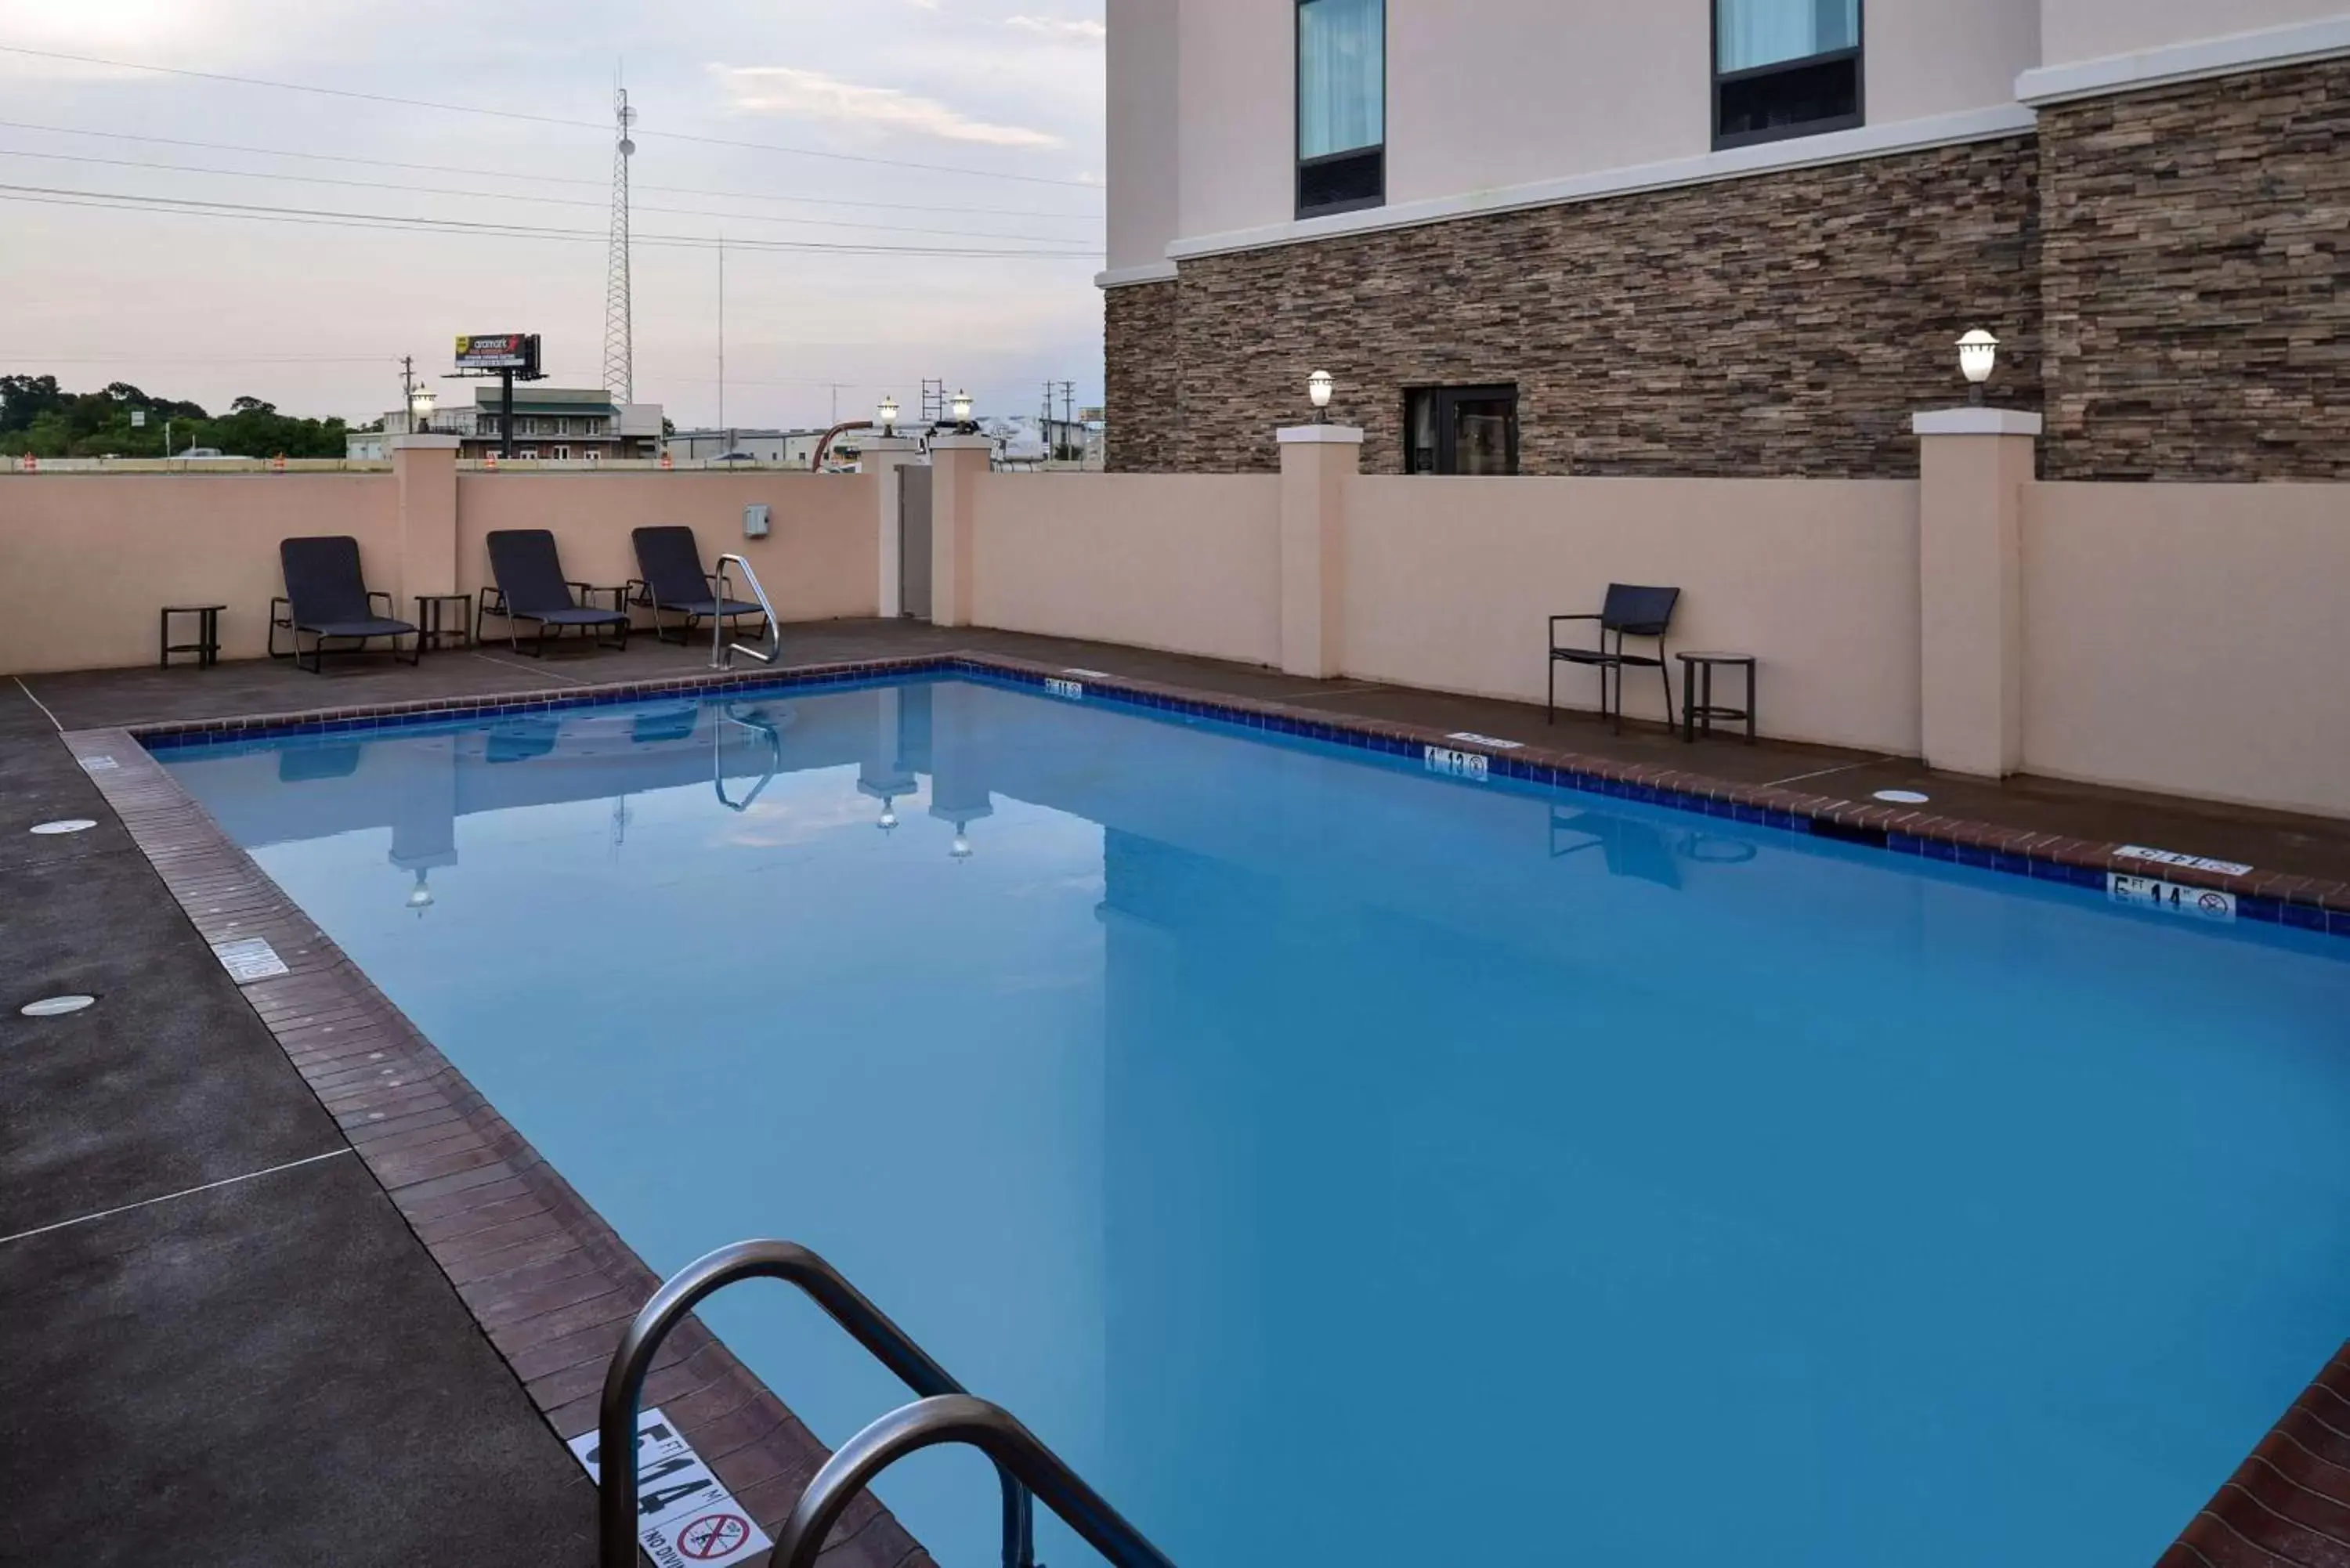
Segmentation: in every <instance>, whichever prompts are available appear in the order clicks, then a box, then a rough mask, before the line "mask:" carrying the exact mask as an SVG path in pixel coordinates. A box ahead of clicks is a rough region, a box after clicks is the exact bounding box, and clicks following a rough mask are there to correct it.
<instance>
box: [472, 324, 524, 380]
mask: <svg viewBox="0 0 2350 1568" xmlns="http://www.w3.org/2000/svg"><path fill="white" fill-rule="evenodd" d="M457 369H460V370H521V371H525V372H535V371H536V370H537V369H538V334H537V333H536V332H493V333H475V334H473V336H471V337H459V338H458V339H457Z"/></svg>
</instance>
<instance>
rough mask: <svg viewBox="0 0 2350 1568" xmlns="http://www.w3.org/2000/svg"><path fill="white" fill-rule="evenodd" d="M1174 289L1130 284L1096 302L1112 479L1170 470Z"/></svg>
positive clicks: (1172, 455)
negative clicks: (1099, 303)
mask: <svg viewBox="0 0 2350 1568" xmlns="http://www.w3.org/2000/svg"><path fill="white" fill-rule="evenodd" d="M1175 287H1176V286H1175V285H1174V284H1173V283H1171V282H1169V283H1136V284H1128V285H1125V286H1122V287H1118V288H1113V289H1110V290H1109V291H1107V297H1106V298H1105V299H1104V300H1103V302H1102V333H1103V348H1104V350H1105V353H1104V361H1105V367H1106V370H1107V378H1106V382H1105V385H1104V387H1103V399H1102V400H1103V403H1104V405H1105V410H1104V411H1105V413H1106V415H1107V425H1108V431H1109V454H1108V461H1107V466H1108V468H1109V470H1110V472H1113V473H1142V472H1164V471H1166V470H1169V469H1172V468H1174V467H1175V466H1176V462H1175V447H1176V441H1175V425H1174V422H1173V421H1171V420H1170V419H1169V418H1168V413H1169V410H1170V409H1172V408H1173V406H1174V392H1175V384H1176V375H1177V369H1176V364H1175Z"/></svg>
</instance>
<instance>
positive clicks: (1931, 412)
mask: <svg viewBox="0 0 2350 1568" xmlns="http://www.w3.org/2000/svg"><path fill="white" fill-rule="evenodd" d="M2046 422H2047V421H2044V420H2043V419H2042V418H2041V417H2040V416H2039V415H2038V414H2035V413H2031V412H2028V411H2026V410H2022V409H1928V410H1924V411H1922V412H1919V413H1915V414H1912V415H1910V416H1909V428H1910V430H1912V431H1915V432H1916V433H1917V434H1918V435H1921V436H1945V435H2004V436H2036V435H2038V434H2039V433H2040V431H2041V427H2042V426H2043V424H2045V423H2046Z"/></svg>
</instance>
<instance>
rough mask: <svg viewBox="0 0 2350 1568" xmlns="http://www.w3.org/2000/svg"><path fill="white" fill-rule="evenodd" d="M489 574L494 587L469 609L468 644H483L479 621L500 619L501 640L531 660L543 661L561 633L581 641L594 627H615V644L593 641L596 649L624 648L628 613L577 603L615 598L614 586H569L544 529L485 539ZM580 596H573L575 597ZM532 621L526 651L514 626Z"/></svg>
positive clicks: (497, 534) (551, 538)
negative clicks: (569, 631)
mask: <svg viewBox="0 0 2350 1568" xmlns="http://www.w3.org/2000/svg"><path fill="white" fill-rule="evenodd" d="M486 543H487V544H488V545H489V550H490V576H492V577H494V578H495V579H496V584H495V586H494V587H485V588H484V589H483V590H482V595H481V598H480V601H479V602H478V603H477V604H476V605H475V606H474V608H473V641H474V642H475V643H476V644H479V643H480V642H481V640H482V621H483V619H484V618H485V617H488V616H503V617H504V618H505V622H506V641H507V642H508V643H509V644H510V645H512V647H513V649H514V650H515V652H516V653H527V654H529V655H530V656H531V657H532V658H533V659H540V658H544V657H545V656H546V645H547V642H548V640H549V639H552V638H558V637H561V636H562V635H563V631H564V628H566V627H576V628H578V630H579V633H580V635H581V636H583V637H585V636H587V635H588V634H590V633H592V632H595V631H598V630H599V629H610V628H617V629H618V630H619V634H620V639H619V641H618V642H613V641H609V640H608V639H603V638H598V639H597V643H596V646H598V648H611V649H625V648H627V647H628V646H629V612H628V611H626V610H624V609H621V608H619V607H618V606H617V605H615V606H614V607H612V608H610V609H598V608H596V607H593V606H591V605H587V604H585V603H583V602H582V600H583V599H584V598H585V597H586V596H587V595H588V594H591V593H597V592H604V593H609V594H611V595H612V596H613V597H615V598H618V597H619V595H620V592H621V590H620V589H619V588H606V589H600V590H599V589H598V588H595V587H590V586H589V585H588V584H586V583H580V582H573V581H571V580H570V579H568V578H567V577H566V576H564V575H563V557H562V556H558V555H557V554H556V550H555V535H552V534H550V533H548V532H547V531H546V529H544V528H501V529H497V530H495V531H494V532H493V533H491V535H489V537H488V539H487V541H486ZM575 592H576V593H577V595H578V596H579V597H577V598H575V597H573V595H574V593H575ZM525 620H527V621H534V622H536V623H537V626H538V635H537V636H536V638H535V639H532V642H531V646H530V647H528V648H525V647H524V646H523V645H522V639H521V638H520V637H519V636H517V635H516V633H515V622H517V621H525Z"/></svg>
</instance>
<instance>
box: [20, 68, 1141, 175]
mask: <svg viewBox="0 0 2350 1568" xmlns="http://www.w3.org/2000/svg"><path fill="white" fill-rule="evenodd" d="M0 54H8V55H27V56H30V57H33V58H35V59H42V60H69V61H71V62H73V63H74V64H76V65H82V66H107V67H112V68H113V69H116V70H125V71H153V72H156V73H158V74H159V75H162V76H171V77H188V78H193V79H195V80H198V81H213V82H229V83H233V84H234V85H235V86H238V87H258V88H275V89H276V90H277V91H279V92H307V93H316V94H317V95H319V96H321V97H325V98H341V99H358V100H359V101H360V102H363V103H388V104H398V105H400V106H401V107H403V108H407V109H433V110H435V111H437V112H439V113H442V114H480V115H488V116H490V117H492V118H494V119H519V120H525V121H528V122H530V123H531V124H534V125H559V126H563V127H566V128H567V129H570V130H605V129H607V128H606V127H605V126H604V125H603V124H602V123H600V122H599V121H597V120H592V119H563V118H562V117H560V116H558V115H551V114H531V113H527V112H525V110H522V109H484V108H483V107H481V106H479V105H477V104H467V103H440V102H436V101H434V100H432V99H421V98H400V97H397V96H395V95H393V94H390V93H380V92H360V91H359V90H358V89H356V88H330V87H314V86H312V85H311V84H309V83H307V82H280V81H271V80H269V79H268V78H264V77H239V76H230V75H228V74H226V73H224V72H221V71H197V70H190V69H188V68H187V67H183V66H151V65H149V64H147V63H146V62H144V61H142V60H110V59H106V58H103V57H99V56H97V55H69V54H66V53H64V52H63V51H61V50H57V49H30V48H26V47H24V46H23V45H21V44H0ZM660 134H661V135H663V136H666V137H668V138H669V139H670V140H672V141H694V142H700V143H702V145H704V146H709V147H741V148H747V149H749V150H751V151H755V152H783V153H788V154H790V155H791V156H793V157H795V158H828V159H832V160H834V161H837V162H842V163H873V164H879V165H881V166H883V167H886V168H890V169H920V170H923V171H927V172H930V173H932V174H967V175H971V176H972V177H974V178H977V179H982V180H1016V181H1019V182H1022V183H1024V184H1029V185H1062V186H1067V187H1070V188H1072V189H1075V190H1080V191H1090V190H1094V189H1097V187H1096V186H1094V185H1092V184H1090V183H1088V182H1086V181H1083V180H1055V179H1052V178H1050V177H1048V176H1046V175H1043V174H1006V173H1003V172H1002V171H998V170H993V169H972V168H967V167H962V166H959V165H955V164H947V163H913V162H909V161H906V160H905V159H902V158H873V157H868V156H866V155H864V154H862V153H855V152H819V151H816V149H814V148H812V147H785V146H782V145H779V144H778V143H775V142H772V141H737V140H732V139H731V138H728V137H723V136H695V135H691V134H689V133H688V132H685V131H682V130H665V131H662V132H660Z"/></svg>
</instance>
